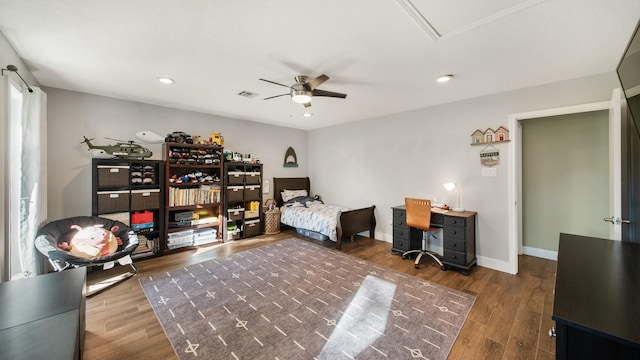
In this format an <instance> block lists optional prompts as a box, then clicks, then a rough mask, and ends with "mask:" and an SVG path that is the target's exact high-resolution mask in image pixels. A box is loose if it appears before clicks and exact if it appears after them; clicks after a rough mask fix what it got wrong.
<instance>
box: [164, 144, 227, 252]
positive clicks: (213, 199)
mask: <svg viewBox="0 0 640 360" xmlns="http://www.w3.org/2000/svg"><path fill="white" fill-rule="evenodd" d="M222 151H223V148H222V147H221V146H215V145H202V144H185V143H164V144H163V155H162V158H163V159H164V161H165V177H166V179H165V212H164V216H165V217H164V224H165V234H166V237H165V239H164V241H163V242H162V244H161V245H162V247H161V250H162V252H163V253H167V252H174V251H182V250H186V249H192V248H194V247H195V246H199V245H206V244H210V243H214V242H217V241H222V239H223V228H222V222H223V221H222V219H223V214H222V212H223V210H222V206H223V194H222V191H223V185H224V176H223V171H222Z"/></svg>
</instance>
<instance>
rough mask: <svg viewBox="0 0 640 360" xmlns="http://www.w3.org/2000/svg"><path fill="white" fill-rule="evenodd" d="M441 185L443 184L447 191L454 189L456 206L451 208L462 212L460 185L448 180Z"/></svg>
mask: <svg viewBox="0 0 640 360" xmlns="http://www.w3.org/2000/svg"><path fill="white" fill-rule="evenodd" d="M442 186H444V188H445V189H446V190H447V191H453V190H454V189H455V190H456V207H454V208H453V209H452V210H453V211H457V212H463V211H464V208H463V207H462V206H460V187H459V186H458V184H456V183H454V182H448V183H444V184H442Z"/></svg>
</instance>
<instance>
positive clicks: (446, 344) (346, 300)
mask: <svg viewBox="0 0 640 360" xmlns="http://www.w3.org/2000/svg"><path fill="white" fill-rule="evenodd" d="M140 283H141V285H142V287H143V289H144V292H145V294H146V296H147V298H148V299H149V303H151V306H152V307H153V309H154V311H155V314H156V316H157V317H158V319H159V321H160V323H161V324H162V326H163V328H164V331H165V333H166V334H167V337H168V338H169V340H170V342H171V345H172V346H173V348H174V350H175V352H176V354H177V356H178V358H180V359H181V360H182V359H279V360H284V359H446V357H447V355H448V354H449V351H450V350H451V347H452V346H453V343H454V342H455V340H456V337H457V336H458V333H459V332H460V329H461V328H462V325H463V324H464V321H465V319H466V317H467V315H468V313H469V311H470V310H471V306H472V305H473V303H474V301H475V297H474V296H473V295H469V294H465V293H462V292H459V291H456V290H452V289H449V288H447V287H444V286H440V285H437V284H434V283H430V282H428V281H424V280H421V279H418V278H416V277H413V276H411V275H407V274H403V273H400V272H397V271H394V270H391V269H388V268H385V267H381V266H378V265H376V264H372V263H370V262H367V261H364V260H360V259H357V258H355V257H352V256H348V255H345V254H342V253H340V252H338V251H336V250H334V249H328V248H324V247H322V246H318V245H315V244H312V243H309V242H306V241H304V240H298V239H287V240H284V241H281V242H278V243H275V244H271V245H266V246H262V247H259V248H255V249H252V250H246V251H243V252H239V253H236V254H232V255H229V256H226V257H223V258H218V259H213V260H209V261H205V262H202V263H199V264H195V265H190V266H187V267H184V268H181V269H175V270H172V271H169V272H166V273H161V274H157V275H154V276H153V277H150V276H147V277H142V278H140Z"/></svg>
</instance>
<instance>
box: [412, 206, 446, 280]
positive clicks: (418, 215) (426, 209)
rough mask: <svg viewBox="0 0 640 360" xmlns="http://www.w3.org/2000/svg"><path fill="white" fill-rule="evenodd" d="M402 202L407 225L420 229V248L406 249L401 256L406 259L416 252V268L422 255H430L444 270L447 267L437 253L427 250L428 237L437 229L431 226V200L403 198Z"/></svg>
mask: <svg viewBox="0 0 640 360" xmlns="http://www.w3.org/2000/svg"><path fill="white" fill-rule="evenodd" d="M404 204H405V207H406V211H407V225H409V227H412V228H416V229H420V230H422V249H421V250H410V251H407V252H405V253H404V254H402V258H404V259H406V258H408V257H409V255H410V254H414V253H418V256H417V257H416V264H415V268H416V269H417V268H418V267H419V264H420V259H422V255H427V256H431V258H433V260H435V262H437V263H438V265H440V269H442V270H446V269H447V268H446V267H445V266H444V264H443V263H442V261H441V260H440V257H439V256H438V254H436V253H434V252H432V251H428V250H427V244H428V242H429V237H430V236H434V235H433V234H432V232H433V231H436V230H438V228H435V227H431V200H423V199H412V198H404Z"/></svg>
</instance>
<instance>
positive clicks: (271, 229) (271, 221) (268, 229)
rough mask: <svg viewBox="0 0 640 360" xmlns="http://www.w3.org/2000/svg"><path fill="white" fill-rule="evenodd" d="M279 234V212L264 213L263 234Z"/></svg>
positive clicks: (276, 210) (274, 210) (275, 210)
mask: <svg viewBox="0 0 640 360" xmlns="http://www.w3.org/2000/svg"><path fill="white" fill-rule="evenodd" d="M279 232H280V210H278V209H277V208H276V209H273V210H267V211H265V213H264V233H265V234H267V235H270V234H277V233H279Z"/></svg>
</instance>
